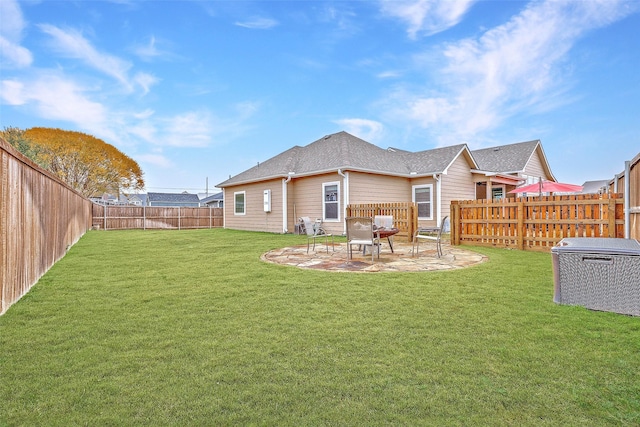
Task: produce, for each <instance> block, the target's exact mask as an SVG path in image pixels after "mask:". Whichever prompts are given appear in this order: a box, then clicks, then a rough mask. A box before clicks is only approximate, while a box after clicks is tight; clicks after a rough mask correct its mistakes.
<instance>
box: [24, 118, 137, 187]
mask: <svg viewBox="0 0 640 427" xmlns="http://www.w3.org/2000/svg"><path fill="white" fill-rule="evenodd" d="M23 137H24V138H25V139H26V140H27V141H29V143H31V144H34V145H36V146H37V149H38V150H39V151H38V159H39V160H40V162H41V163H40V164H42V165H43V167H44V168H45V169H47V170H48V171H50V172H52V173H53V174H55V175H56V176H58V177H59V178H60V179H61V180H63V181H64V182H66V183H67V184H68V185H69V186H71V187H73V188H74V189H75V190H77V191H78V192H80V193H82V194H83V195H85V196H86V197H91V196H97V195H102V194H103V193H115V194H119V193H120V192H131V191H135V190H141V189H142V188H144V179H143V173H142V170H141V169H140V166H139V165H138V163H137V162H136V161H135V160H133V159H132V158H130V157H128V156H127V155H125V154H124V153H122V152H121V151H120V150H118V149H117V148H115V147H114V146H113V145H111V144H107V143H106V142H104V141H102V140H101V139H98V138H96V137H93V136H91V135H87V134H84V133H81V132H74V131H67V130H62V129H52V128H40V127H36V128H31V129H27V130H26V131H24V132H23Z"/></svg>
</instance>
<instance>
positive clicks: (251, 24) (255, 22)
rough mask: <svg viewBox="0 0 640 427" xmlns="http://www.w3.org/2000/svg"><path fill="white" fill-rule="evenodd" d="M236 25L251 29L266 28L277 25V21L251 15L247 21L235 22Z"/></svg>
mask: <svg viewBox="0 0 640 427" xmlns="http://www.w3.org/2000/svg"><path fill="white" fill-rule="evenodd" d="M235 25H237V26H238V27H244V28H250V29H252V30H268V29H270V28H273V27H275V26H277V25H278V21H276V20H275V19H271V18H262V17H259V16H257V17H253V18H251V19H249V20H247V21H241V22H236V23H235Z"/></svg>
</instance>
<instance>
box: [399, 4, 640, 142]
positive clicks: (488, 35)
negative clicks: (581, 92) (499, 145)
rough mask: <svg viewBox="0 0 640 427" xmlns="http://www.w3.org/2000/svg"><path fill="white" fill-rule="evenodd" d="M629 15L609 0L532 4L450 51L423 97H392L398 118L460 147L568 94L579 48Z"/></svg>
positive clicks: (408, 93) (447, 48)
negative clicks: (571, 55) (568, 69)
mask: <svg viewBox="0 0 640 427" xmlns="http://www.w3.org/2000/svg"><path fill="white" fill-rule="evenodd" d="M628 13H630V11H629V10H628V8H626V7H624V5H623V7H620V3H616V2H614V1H608V0H607V1H602V2H596V1H589V2H556V1H547V2H534V3H531V4H530V5H529V6H527V7H526V8H525V9H524V10H523V11H522V12H521V13H520V14H518V15H517V16H514V17H513V18H512V19H511V20H510V21H509V22H507V23H505V24H503V25H501V26H499V27H496V28H493V29H490V30H488V31H486V32H485V33H484V34H482V36H481V37H479V38H468V39H464V40H461V41H458V42H456V43H451V44H448V45H446V46H445V47H444V50H443V52H442V55H443V57H444V65H443V66H442V67H441V68H440V69H439V70H437V73H436V79H439V86H438V87H435V88H434V87H428V88H424V89H423V90H422V92H423V93H425V95H422V96H421V95H415V93H416V92H419V91H416V90H415V88H412V89H404V90H399V91H397V92H396V93H394V94H393V95H392V97H391V99H390V101H391V102H393V103H399V104H401V105H402V107H400V108H398V109H396V111H395V113H396V117H398V118H409V119H410V121H413V122H415V123H417V124H418V125H419V126H421V127H424V128H425V129H437V130H436V131H434V133H438V130H439V133H442V134H446V135H449V136H450V138H452V139H454V140H455V141H461V140H469V139H474V138H475V137H476V135H477V134H478V133H480V132H483V131H487V130H490V129H493V128H495V127H497V126H498V125H500V124H501V123H502V121H504V119H505V118H507V117H509V116H511V115H513V114H516V113H519V112H522V111H525V110H526V111H531V110H532V109H533V108H534V107H537V106H541V105H546V106H553V105H557V102H556V103H554V102H553V101H552V99H553V98H556V97H557V96H558V95H559V94H564V91H566V87H563V79H562V75H561V72H562V65H563V63H564V61H565V60H566V57H567V54H568V52H569V51H570V50H571V48H572V47H573V45H574V44H575V43H576V41H577V40H578V39H579V38H580V37H581V36H583V35H584V34H585V33H586V32H588V31H590V30H592V29H594V28H598V27H601V26H603V25H607V24H610V23H611V22H614V21H615V20H617V19H620V18H621V17H623V16H625V15H626V14H628ZM558 98H559V97H558ZM451 142H452V140H451V139H450V140H447V141H441V143H451Z"/></svg>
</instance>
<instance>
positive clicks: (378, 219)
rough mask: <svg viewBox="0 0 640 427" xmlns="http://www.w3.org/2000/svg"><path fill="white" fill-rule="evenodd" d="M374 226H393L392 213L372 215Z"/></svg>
mask: <svg viewBox="0 0 640 427" xmlns="http://www.w3.org/2000/svg"><path fill="white" fill-rule="evenodd" d="M373 223H374V224H375V225H376V227H378V228H380V227H384V228H393V215H376V216H374V217H373Z"/></svg>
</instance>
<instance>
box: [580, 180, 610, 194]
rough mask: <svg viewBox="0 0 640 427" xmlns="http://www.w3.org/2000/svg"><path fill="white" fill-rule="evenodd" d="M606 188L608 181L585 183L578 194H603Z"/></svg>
mask: <svg viewBox="0 0 640 427" xmlns="http://www.w3.org/2000/svg"><path fill="white" fill-rule="evenodd" d="M608 187H609V180H608V179H604V180H599V181H585V182H584V184H582V191H581V192H580V194H605V193H606V192H607V188H608Z"/></svg>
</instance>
